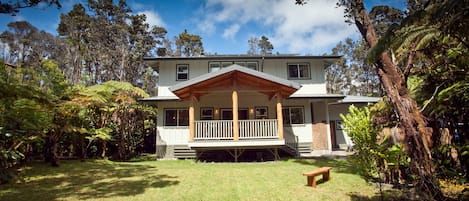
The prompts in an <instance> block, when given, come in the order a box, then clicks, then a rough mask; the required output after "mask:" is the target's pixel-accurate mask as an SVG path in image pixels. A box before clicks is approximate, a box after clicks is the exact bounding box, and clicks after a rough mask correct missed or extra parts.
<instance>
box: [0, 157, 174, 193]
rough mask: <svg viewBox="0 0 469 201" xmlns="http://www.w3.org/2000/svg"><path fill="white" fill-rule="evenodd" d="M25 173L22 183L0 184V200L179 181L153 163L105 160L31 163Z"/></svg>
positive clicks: (123, 190)
mask: <svg viewBox="0 0 469 201" xmlns="http://www.w3.org/2000/svg"><path fill="white" fill-rule="evenodd" d="M25 174H26V177H25V178H26V179H25V182H24V183H20V184H10V185H5V186H0V190H1V191H0V200H38V199H39V200H62V199H79V200H83V199H101V198H110V197H114V196H132V195H137V194H141V193H144V192H145V190H146V189H149V188H164V187H167V186H171V185H177V184H179V181H178V180H177V177H175V176H170V175H166V174H158V170H157V168H156V167H153V166H149V165H141V164H134V163H132V164H128V163H113V162H109V161H91V162H84V163H82V162H78V161H66V162H64V163H63V164H62V165H61V167H59V168H51V167H49V166H47V165H44V164H35V165H34V166H32V167H31V168H29V169H27V170H25ZM5 188H7V189H5ZM3 191H4V192H3Z"/></svg>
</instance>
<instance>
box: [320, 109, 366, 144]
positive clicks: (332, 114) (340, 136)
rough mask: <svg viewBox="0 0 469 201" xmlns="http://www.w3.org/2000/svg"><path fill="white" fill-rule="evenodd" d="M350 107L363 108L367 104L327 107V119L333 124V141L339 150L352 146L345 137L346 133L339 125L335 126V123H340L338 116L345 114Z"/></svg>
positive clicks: (347, 137)
mask: <svg viewBox="0 0 469 201" xmlns="http://www.w3.org/2000/svg"><path fill="white" fill-rule="evenodd" d="M350 105H355V106H357V107H363V106H366V105H367V104H365V103H358V104H332V105H329V118H330V120H331V121H334V122H335V125H334V129H335V135H336V137H335V139H336V143H337V145H338V146H339V149H347V148H349V147H351V146H352V145H353V143H352V140H351V139H350V137H349V136H348V135H347V132H345V131H344V130H342V129H341V128H340V125H337V124H338V123H337V122H342V119H341V118H340V114H344V115H345V114H347V111H348V108H349V107H350Z"/></svg>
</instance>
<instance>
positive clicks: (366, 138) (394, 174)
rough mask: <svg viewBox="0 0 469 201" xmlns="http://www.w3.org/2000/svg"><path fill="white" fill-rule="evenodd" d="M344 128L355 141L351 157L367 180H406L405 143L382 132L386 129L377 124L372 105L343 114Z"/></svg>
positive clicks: (352, 109) (354, 108) (350, 109)
mask: <svg viewBox="0 0 469 201" xmlns="http://www.w3.org/2000/svg"><path fill="white" fill-rule="evenodd" d="M341 118H342V120H343V125H344V131H346V132H347V134H348V135H349V136H350V138H351V140H352V142H353V143H354V146H353V150H354V152H355V153H354V155H352V157H351V161H352V163H354V164H355V165H356V166H357V167H358V168H359V171H360V174H361V175H362V176H363V177H364V178H365V179H367V180H372V181H378V182H385V183H394V182H396V181H399V180H401V179H402V174H401V171H400V168H401V167H402V166H406V165H407V164H408V160H407V159H408V158H407V156H406V154H405V152H404V151H403V149H402V144H399V143H398V144H394V143H393V142H392V140H390V139H389V136H384V135H380V131H381V130H382V128H381V127H380V126H378V125H374V124H373V122H372V118H373V117H372V115H371V113H370V108H368V107H363V108H361V109H360V108H357V107H355V106H353V105H352V106H350V107H349V111H348V114H346V115H341Z"/></svg>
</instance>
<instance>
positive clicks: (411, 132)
mask: <svg viewBox="0 0 469 201" xmlns="http://www.w3.org/2000/svg"><path fill="white" fill-rule="evenodd" d="M296 2H297V3H299V4H301V3H302V2H304V1H301V0H297V1H296ZM338 5H340V6H343V7H344V8H345V16H346V17H347V19H349V20H350V21H351V22H352V23H354V24H355V25H356V27H357V28H358V30H359V32H360V33H361V35H362V37H363V39H364V40H365V41H366V42H367V44H368V46H369V47H371V48H373V47H375V46H376V45H377V43H378V39H379V36H378V35H377V34H376V29H375V26H374V25H373V22H372V20H371V19H370V16H369V15H368V12H367V11H366V9H365V5H364V3H363V1H362V0H341V1H339V3H338ZM376 56H377V57H376V60H373V62H374V65H375V69H376V71H377V73H378V76H379V78H380V80H381V84H382V86H383V88H384V91H385V93H386V94H387V96H388V97H389V98H390V100H391V103H392V105H393V107H394V109H395V111H396V113H397V114H398V115H399V126H400V127H401V129H402V131H403V132H404V133H405V145H406V149H407V153H408V154H409V157H410V158H411V163H410V170H411V172H412V173H414V174H415V175H417V177H416V180H415V183H416V187H417V188H418V189H419V190H421V192H425V193H426V194H428V195H430V196H431V197H433V198H435V199H440V198H441V197H442V193H441V190H440V189H439V185H438V181H437V180H436V178H435V177H434V166H433V164H432V156H431V151H430V139H431V135H432V134H431V132H429V131H428V130H427V129H426V128H425V127H426V121H425V118H424V116H423V115H422V113H421V112H420V110H419V109H418V107H417V104H416V102H415V100H414V99H413V98H412V97H411V96H410V94H409V90H408V89H407V85H406V79H405V75H404V73H403V72H405V71H400V69H401V68H399V66H398V65H397V64H396V63H393V60H392V58H391V57H390V55H389V54H388V52H384V51H378V52H377V54H376ZM414 56H415V55H414V54H410V55H408V57H407V62H406V63H407V64H406V65H407V66H412V64H413V58H414Z"/></svg>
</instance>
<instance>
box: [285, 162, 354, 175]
mask: <svg viewBox="0 0 469 201" xmlns="http://www.w3.org/2000/svg"><path fill="white" fill-rule="evenodd" d="M293 162H295V163H299V164H302V165H307V166H315V167H317V168H319V167H325V166H328V167H332V168H333V169H332V171H334V172H340V173H349V174H358V169H357V168H356V167H355V166H353V165H352V164H350V162H349V161H347V160H346V159H328V158H320V159H294V160H293Z"/></svg>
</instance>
